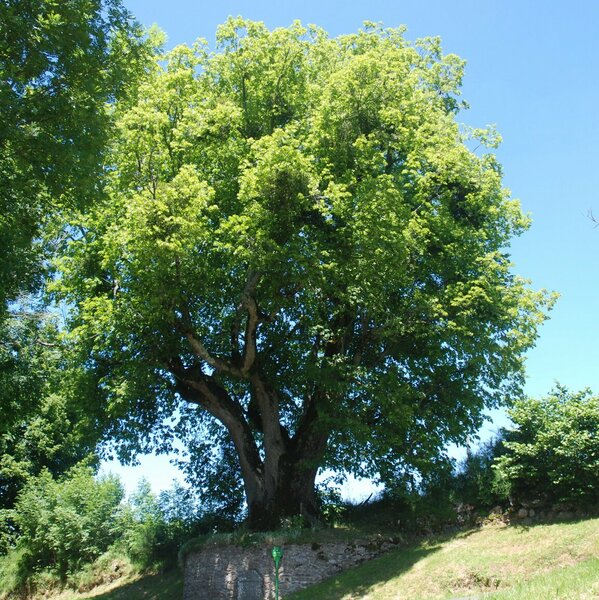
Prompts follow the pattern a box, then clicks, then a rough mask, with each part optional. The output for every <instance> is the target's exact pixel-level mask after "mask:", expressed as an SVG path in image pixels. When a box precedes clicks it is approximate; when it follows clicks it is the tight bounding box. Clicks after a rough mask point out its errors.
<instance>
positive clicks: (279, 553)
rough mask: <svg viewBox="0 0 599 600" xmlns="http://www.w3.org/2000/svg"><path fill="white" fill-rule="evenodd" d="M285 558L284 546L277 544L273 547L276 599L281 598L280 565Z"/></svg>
mask: <svg viewBox="0 0 599 600" xmlns="http://www.w3.org/2000/svg"><path fill="white" fill-rule="evenodd" d="M282 558H283V548H281V546H275V547H274V548H273V549H272V559H273V560H274V561H275V600H279V566H280V565H281V559H282Z"/></svg>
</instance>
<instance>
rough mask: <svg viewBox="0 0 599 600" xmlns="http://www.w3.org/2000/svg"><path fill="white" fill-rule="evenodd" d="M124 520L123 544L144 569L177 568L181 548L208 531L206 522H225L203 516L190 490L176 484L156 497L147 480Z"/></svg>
mask: <svg viewBox="0 0 599 600" xmlns="http://www.w3.org/2000/svg"><path fill="white" fill-rule="evenodd" d="M202 508H204V507H202ZM121 519H122V521H121V527H122V529H123V532H124V533H123V537H122V539H121V540H120V542H119V544H120V545H122V546H123V547H124V548H125V551H126V553H127V555H128V556H129V558H130V559H131V561H132V562H133V563H134V564H135V565H137V566H138V568H141V569H148V568H150V567H153V566H155V565H171V564H173V563H174V562H175V561H176V560H177V556H178V553H179V549H180V548H181V546H182V545H183V544H184V543H185V542H187V541H188V540H189V539H190V538H192V537H193V536H195V535H197V534H198V533H199V532H200V531H206V523H205V521H206V520H207V521H209V522H210V523H211V524H212V523H218V522H221V521H222V522H224V520H225V519H224V517H220V520H219V519H214V517H213V515H212V514H211V513H204V512H203V511H202V512H200V511H199V509H198V503H197V496H196V495H195V494H193V493H192V492H191V491H190V490H189V488H185V487H183V486H181V485H180V484H174V486H173V487H172V488H171V489H170V490H165V491H163V492H161V493H160V495H159V496H156V495H155V494H154V493H153V492H152V490H151V488H150V485H149V483H148V482H147V481H146V480H143V479H142V480H141V481H140V482H139V484H138V487H137V490H136V491H135V493H134V494H133V495H132V496H131V498H129V501H128V502H127V504H126V505H125V506H124V508H123V512H122V516H121Z"/></svg>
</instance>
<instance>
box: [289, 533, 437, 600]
mask: <svg viewBox="0 0 599 600" xmlns="http://www.w3.org/2000/svg"><path fill="white" fill-rule="evenodd" d="M440 548H441V546H440V545H439V544H432V545H430V546H427V547H417V548H413V547H412V548H400V549H398V550H393V551H391V552H389V553H388V554H384V555H383V556H380V557H379V558H375V559H374V560H370V561H368V562H366V563H364V564H362V565H360V566H359V567H355V568H353V569H351V570H349V571H344V572H342V573H339V575H338V576H334V577H331V578H329V579H327V580H325V581H323V582H322V583H319V584H317V585H314V586H311V587H310V588H308V589H306V590H302V591H300V592H296V593H295V594H289V595H286V596H285V598H286V600H311V599H312V598H313V597H314V596H315V595H318V597H322V598H327V600H339V599H340V598H342V597H343V596H345V595H346V594H349V593H351V594H352V595H354V596H356V595H357V596H359V595H360V594H362V595H366V594H367V593H368V591H369V590H370V588H372V587H373V586H374V585H376V584H378V583H384V582H386V581H388V580H389V579H392V578H394V577H397V576H398V575H401V574H402V573H405V572H406V571H408V570H410V569H411V568H412V567H413V566H414V565H415V564H416V563H417V562H419V561H421V560H422V559H423V558H425V557H426V556H428V555H430V554H433V553H434V552H437V551H438V550H439V549H440Z"/></svg>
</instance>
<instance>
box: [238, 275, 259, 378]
mask: <svg viewBox="0 0 599 600" xmlns="http://www.w3.org/2000/svg"><path fill="white" fill-rule="evenodd" d="M259 281H260V274H259V273H257V272H255V271H251V272H250V274H249V275H248V281H247V284H246V286H245V289H244V290H243V295H242V297H241V305H242V307H244V308H245V309H246V311H247V323H246V327H245V339H244V346H243V361H242V365H241V371H242V373H244V374H247V373H248V372H249V370H250V369H251V368H252V366H253V364H254V362H255V360H256V354H257V351H258V350H257V347H256V329H257V327H258V322H259V321H260V312H259V310H258V303H257V302H256V298H255V294H256V287H257V286H258V282H259Z"/></svg>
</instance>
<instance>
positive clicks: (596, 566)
mask: <svg viewBox="0 0 599 600" xmlns="http://www.w3.org/2000/svg"><path fill="white" fill-rule="evenodd" d="M598 557H599V519H591V520H586V521H579V522H575V523H558V524H552V525H536V526H534V527H506V526H499V525H494V526H489V527H485V528H482V529H479V530H473V531H469V532H463V533H459V534H457V535H454V536H451V537H440V538H437V539H430V540H427V541H425V542H422V543H420V544H417V545H415V546H412V547H408V548H405V549H402V550H397V551H394V552H392V553H389V554H388V555H385V556H383V557H380V558H379V559H377V560H374V561H371V562H369V563H365V564H363V565H361V566H360V567H357V568H356V569H352V570H350V571H346V572H345V573H342V574H340V575H339V576H337V577H334V578H332V579H329V580H328V581H326V582H323V583H322V584H319V585H318V586H314V587H312V588H310V589H309V590H305V591H303V592H299V593H297V594H294V595H292V596H288V597H287V598H285V600H350V599H352V600H353V599H357V598H364V599H368V600H396V599H398V598H401V599H402V600H424V599H425V598H427V599H428V598H439V599H440V598H463V597H468V596H473V597H475V598H478V597H484V598H485V600H487V599H490V598H493V599H495V598H496V599H497V600H500V599H501V600H508V599H509V600H536V599H539V600H546V599H551V598H565V599H569V598H580V599H584V600H587V599H591V598H592V599H599V583H598V582H599V559H598Z"/></svg>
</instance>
